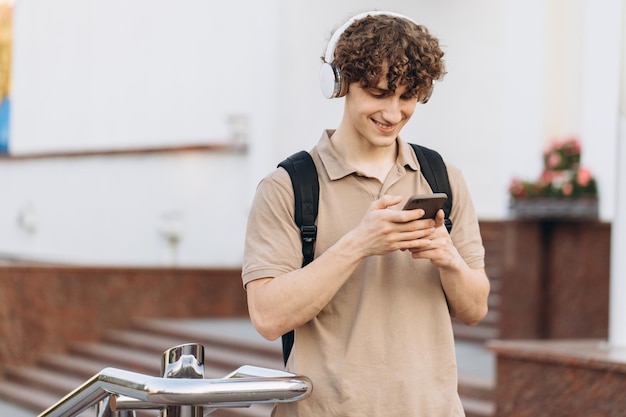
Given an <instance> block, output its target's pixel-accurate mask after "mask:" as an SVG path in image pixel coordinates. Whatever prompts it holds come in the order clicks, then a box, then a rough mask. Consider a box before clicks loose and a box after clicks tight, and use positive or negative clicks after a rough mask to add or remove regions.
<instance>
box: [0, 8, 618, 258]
mask: <svg viewBox="0 0 626 417" xmlns="http://www.w3.org/2000/svg"><path fill="white" fill-rule="evenodd" d="M372 8H378V9H389V10H393V11H397V12H401V13H404V14H407V15H409V16H411V17H412V18H414V19H416V20H417V21H419V22H422V23H424V24H425V25H426V26H427V27H428V28H429V29H430V30H431V31H432V32H433V33H434V34H435V35H437V36H438V37H439V38H440V40H441V43H442V45H443V47H444V49H445V52H446V61H447V66H448V74H447V75H446V77H445V78H444V80H443V81H442V82H441V83H440V84H439V85H437V87H436V89H435V93H434V95H433V98H432V100H431V101H430V102H429V103H428V104H427V105H424V106H420V107H419V108H418V110H417V112H416V113H415V116H414V118H413V120H412V121H411V123H410V124H409V125H408V126H407V128H406V129H405V131H404V135H403V136H404V137H405V138H406V139H407V140H411V141H415V142H418V143H421V144H424V145H426V146H430V147H434V148H435V149H438V150H439V151H440V152H441V153H442V154H443V155H444V156H445V158H446V159H447V160H449V161H450V162H452V163H454V164H456V165H458V166H460V167H461V168H462V170H463V171H464V173H465V176H466V178H467V181H468V183H469V186H470V189H471V191H472V193H473V195H474V198H475V203H476V206H477V209H478V213H479V215H480V217H481V218H483V219H503V218H506V217H507V216H508V190H507V188H508V185H509V182H510V180H511V178H512V177H514V176H517V177H533V176H536V175H537V174H538V173H539V172H540V170H541V166H542V160H541V154H542V151H543V149H544V148H545V147H546V146H547V144H548V143H549V142H550V141H551V140H553V139H559V138H563V137H568V136H576V137H578V138H580V140H581V142H582V145H583V155H582V158H583V163H584V165H585V166H587V167H588V168H589V169H590V170H591V171H592V172H593V173H594V175H595V176H596V177H597V179H598V183H599V188H600V190H599V194H600V216H601V218H602V219H603V220H607V221H611V220H612V219H613V217H614V215H615V202H616V201H615V195H616V193H615V187H616V162H617V144H618V137H619V135H620V132H621V134H622V135H623V134H624V133H623V129H622V131H620V129H619V127H620V123H623V119H624V113H623V111H622V112H621V113H620V111H619V109H620V107H619V100H620V95H621V96H622V97H623V95H624V88H623V85H622V84H623V83H622V81H621V79H622V78H623V73H624V69H623V68H624V65H623V63H622V60H623V56H622V55H623V54H622V52H623V49H624V43H623V39H622V38H623V31H622V21H623V12H622V2H621V1H620V0H607V1H602V2H592V1H589V0H577V1H567V0H532V1H525V2H517V1H514V0H506V1H501V0H472V1H459V0H444V1H437V2H432V1H427V0H424V1H410V2H409V1H402V0H396V1H392V0H385V1H343V2H340V3H339V4H337V3H336V2H333V1H326V0H321V1H318V2H289V1H280V0H269V1H263V2H252V1H246V0H235V1H229V2H207V1H203V0H183V1H179V2H175V3H174V2H168V1H154V0H136V1H133V2H126V1H121V0H120V1H90V2H83V1H79V0H58V1H40V0H30V1H24V2H19V1H18V2H16V4H15V7H14V11H13V39H12V50H13V56H12V66H11V83H10V104H11V108H10V118H9V120H10V126H9V131H8V132H9V134H8V145H7V152H8V155H9V156H8V158H2V159H1V160H0V178H2V204H0V254H3V255H5V256H10V257H24V258H30V259H38V260H46V261H55V262H71V263H97V264H125V265H126V264H127V265H164V264H171V263H176V264H178V265H187V266H190V265H194V266H215V265H222V266H223V265H227V266H235V265H239V264H240V262H241V258H242V242H243V234H244V227H245V222H246V216H247V211H248V207H249V204H250V200H251V197H252V195H253V192H254V189H255V186H256V184H257V182H258V181H259V179H260V178H261V177H262V176H263V175H265V174H266V173H267V172H269V171H270V170H271V169H272V168H273V167H274V166H275V165H276V163H277V162H278V161H280V160H282V159H283V158H284V156H286V155H289V154H290V153H292V152H294V151H296V150H300V149H309V148H311V147H312V146H313V145H314V144H315V143H316V141H317V139H318V137H319V135H320V133H321V131H322V129H324V128H332V127H335V126H336V125H337V123H338V121H339V117H340V115H341V110H342V105H343V104H342V100H333V101H329V100H326V99H324V98H323V97H322V95H321V94H320V91H319V85H318V70H319V66H320V58H319V57H320V56H321V54H322V53H323V51H324V48H325V46H326V42H327V40H328V38H329V37H330V34H331V32H332V30H333V29H334V28H336V27H337V26H338V25H340V24H341V23H342V22H343V21H344V20H345V19H346V18H347V17H349V16H351V15H352V14H354V13H355V12H359V11H363V10H366V9H372ZM211 145H216V146H215V147H217V148H219V149H221V151H197V148H198V147H209V148H210V147H211ZM189 148H192V149H195V150H196V151H195V152H194V151H189ZM226 148H227V149H226ZM184 150H187V151H184ZM150 151H152V152H150Z"/></svg>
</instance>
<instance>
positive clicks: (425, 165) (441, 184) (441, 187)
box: [411, 143, 452, 233]
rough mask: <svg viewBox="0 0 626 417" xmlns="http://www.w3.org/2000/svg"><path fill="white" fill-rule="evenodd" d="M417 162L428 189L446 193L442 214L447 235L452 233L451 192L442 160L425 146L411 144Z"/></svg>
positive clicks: (435, 152)
mask: <svg viewBox="0 0 626 417" xmlns="http://www.w3.org/2000/svg"><path fill="white" fill-rule="evenodd" d="M411 147H412V148H413V151H415V156H417V161H418V162H419V164H420V167H421V169H422V174H423V175H424V178H426V181H428V184H429V185H430V188H432V190H433V192H435V193H446V195H447V196H448V199H447V200H446V201H445V203H443V212H444V214H445V220H444V222H445V225H446V229H448V233H450V232H451V231H452V220H450V212H451V211H452V190H451V189H450V181H449V179H448V170H447V169H446V164H445V163H444V162H443V158H442V157H441V155H439V153H438V152H437V151H434V150H432V149H429V148H427V147H425V146H420V145H416V144H414V143H411Z"/></svg>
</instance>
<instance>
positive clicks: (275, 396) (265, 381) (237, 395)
mask: <svg viewBox="0 0 626 417" xmlns="http://www.w3.org/2000/svg"><path fill="white" fill-rule="evenodd" d="M311 390H312V383H311V381H310V380H309V379H308V378H307V377H304V376H296V375H295V374H291V373H288V372H283V371H277V370H273V369H267V368H258V367H253V366H242V367H241V368H239V369H237V370H236V371H234V372H233V373H231V374H230V375H228V376H227V377H225V378H222V379H193V378H160V377H153V376H148V375H144V374H140V373H136V372H130V371H125V370H121V369H116V368H105V369H103V370H102V371H100V372H99V373H98V374H96V375H94V376H93V377H92V378H91V379H89V380H88V381H87V382H85V383H84V384H83V385H81V386H80V387H78V388H76V389H75V390H74V391H72V392H71V393H69V394H68V395H66V396H65V397H64V398H63V399H61V400H60V401H59V402H58V403H57V404H55V405H53V406H52V407H50V408H49V409H47V410H46V411H44V412H43V413H42V414H40V415H39V417H74V416H76V415H78V414H80V413H81V412H83V411H84V410H86V409H87V408H89V407H91V406H94V405H95V404H96V403H98V402H99V401H102V400H104V399H105V398H106V397H109V396H110V402H109V403H110V407H111V409H112V410H116V409H118V410H130V409H134V410H137V409H149V408H164V407H167V406H179V405H185V406H202V407H208V408H213V409H217V408H222V407H248V406H250V405H251V404H257V403H276V402H293V401H299V400H301V399H303V398H306V397H307V396H308V395H309V394H310V392H311Z"/></svg>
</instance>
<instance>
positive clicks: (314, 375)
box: [242, 132, 484, 417]
mask: <svg viewBox="0 0 626 417" xmlns="http://www.w3.org/2000/svg"><path fill="white" fill-rule="evenodd" d="M331 133H332V132H324V134H323V135H322V138H321V139H320V141H319V143H318V144H317V146H316V147H315V148H313V149H312V150H311V155H312V156H313V160H314V161H315V164H316V167H317V170H318V174H319V179H320V203H319V214H318V221H317V225H318V233H317V242H316V245H315V255H316V256H319V255H320V254H321V253H323V252H324V251H325V250H326V249H327V248H329V247H330V246H332V245H333V244H334V243H335V242H336V241H337V240H339V238H340V237H341V236H342V235H344V234H345V233H346V232H347V231H349V230H350V229H352V228H354V227H356V225H357V224H358V222H359V221H360V220H361V218H362V217H363V215H364V213H365V211H366V210H367V208H368V207H369V205H370V204H371V202H372V201H374V200H376V199H378V198H380V197H382V196H383V195H384V194H393V195H403V196H405V197H406V199H408V197H409V196H411V195H412V194H415V193H428V192H431V189H430V186H429V185H428V183H427V182H426V180H425V179H424V177H423V176H422V174H421V172H420V169H419V164H418V162H417V159H416V157H415V154H414V153H413V150H412V149H411V147H410V145H408V144H407V143H405V142H403V141H401V140H399V145H400V146H399V152H398V157H397V161H396V164H395V166H394V167H393V168H392V169H391V171H390V172H389V174H388V176H387V178H386V179H385V181H384V183H383V184H381V183H380V181H379V180H377V179H374V178H368V177H365V176H364V175H362V174H361V173H359V172H357V171H355V170H354V169H353V168H351V167H350V166H349V165H347V164H346V162H345V161H344V160H343V159H342V158H341V157H340V156H339V155H338V154H337V153H336V152H335V150H334V148H333V146H332V143H331V141H330V139H329V134H331ZM447 167H448V174H449V178H450V186H451V189H452V193H453V197H454V198H453V208H452V213H451V215H450V218H451V220H452V221H453V229H452V233H451V238H452V240H453V242H454V245H455V246H456V248H457V250H458V251H459V253H460V254H461V256H462V257H463V258H464V259H465V261H466V262H467V263H468V265H469V266H470V267H472V268H481V267H484V249H483V246H482V241H481V237H480V232H479V228H478V220H477V217H476V213H475V210H474V206H473V203H472V201H471V198H470V196H469V193H468V190H467V186H466V184H465V182H464V180H463V177H462V175H461V173H460V172H459V170H458V169H456V168H455V167H453V166H451V165H450V164H447ZM403 205H404V202H402V203H401V204H399V205H398V209H400V208H401V207H402V206H403ZM293 212H294V198H293V190H292V185H291V181H290V178H289V175H288V174H287V172H286V171H285V170H283V169H282V168H281V169H277V170H276V171H274V172H272V173H271V174H269V175H268V176H267V177H266V178H264V179H263V180H262V181H261V182H260V184H259V187H258V190H257V193H256V196H255V199H254V204H253V207H252V210H251V213H250V216H249V221H248V229H247V236H246V246H245V255H244V265H243V274H242V276H243V282H244V284H247V283H248V282H250V281H252V280H255V279H259V278H263V277H275V276H278V275H281V274H284V273H286V272H289V271H291V270H294V269H297V268H300V267H301V264H302V252H301V248H302V244H301V241H300V232H299V230H298V228H297V227H296V225H295V224H294V220H293V216H294V214H293ZM295 340H296V341H295V344H294V348H293V350H292V353H291V356H290V358H289V362H288V364H287V369H288V370H289V371H291V372H294V373H297V374H300V375H306V376H308V377H309V378H311V380H312V381H313V386H314V388H313V393H312V395H311V396H310V397H309V398H307V399H305V400H302V401H299V402H296V403H290V404H279V405H278V406H277V407H276V409H275V415H276V416H300V417H309V416H310V417H321V416H376V417H383V416H389V417H397V416H403V417H406V416H437V417H439V416H463V415H464V413H463V409H462V406H461V403H460V400H459V397H458V394H457V369H456V359H455V353H454V338H453V334H452V326H451V322H450V315H449V312H448V308H447V304H446V300H445V295H444V293H443V290H442V287H441V283H440V281H439V272H438V270H437V268H435V267H433V266H432V265H431V263H430V261H428V260H414V259H413V258H411V256H410V254H409V253H407V252H401V251H398V252H394V253H391V254H388V255H385V256H372V257H369V258H367V259H365V260H363V262H362V263H361V265H359V267H358V268H357V269H356V270H355V272H354V274H353V276H352V277H351V278H350V279H349V280H348V281H347V282H346V284H345V285H344V286H343V287H342V288H341V290H340V291H339V292H338V293H337V294H336V296H335V297H334V298H333V300H331V302H330V303H329V304H328V305H327V306H326V307H325V308H324V309H323V310H322V311H321V312H320V314H319V315H318V316H317V317H315V318H314V319H313V320H311V321H310V322H308V323H307V324H305V325H303V326H302V327H300V328H298V329H296V331H295Z"/></svg>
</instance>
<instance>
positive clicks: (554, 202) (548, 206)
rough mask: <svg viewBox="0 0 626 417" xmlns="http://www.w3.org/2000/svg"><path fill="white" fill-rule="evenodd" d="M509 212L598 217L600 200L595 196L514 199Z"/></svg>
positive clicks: (517, 215)
mask: <svg viewBox="0 0 626 417" xmlns="http://www.w3.org/2000/svg"><path fill="white" fill-rule="evenodd" d="M509 212H510V214H511V216H512V217H515V218H532V219H597V218H598V200H597V199H593V198H579V199H572V198H527V199H523V198H522V199H512V200H511V204H510V206H509Z"/></svg>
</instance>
